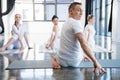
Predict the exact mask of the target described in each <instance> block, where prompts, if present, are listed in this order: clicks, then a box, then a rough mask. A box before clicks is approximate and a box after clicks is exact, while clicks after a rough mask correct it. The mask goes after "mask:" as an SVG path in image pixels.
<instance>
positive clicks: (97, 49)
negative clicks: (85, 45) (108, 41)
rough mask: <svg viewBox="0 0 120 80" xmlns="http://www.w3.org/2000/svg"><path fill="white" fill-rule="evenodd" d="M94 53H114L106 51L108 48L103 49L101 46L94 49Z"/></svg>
mask: <svg viewBox="0 0 120 80" xmlns="http://www.w3.org/2000/svg"><path fill="white" fill-rule="evenodd" d="M93 52H101V53H102V52H107V53H112V51H110V50H108V49H106V48H103V47H101V46H99V45H95V48H94V49H93Z"/></svg>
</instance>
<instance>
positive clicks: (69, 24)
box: [58, 18, 83, 60]
mask: <svg viewBox="0 0 120 80" xmlns="http://www.w3.org/2000/svg"><path fill="white" fill-rule="evenodd" d="M82 31H83V28H82V26H81V23H80V21H79V20H74V19H72V18H69V19H68V20H67V21H66V22H65V23H64V25H63V27H62V31H61V39H60V49H59V54H58V55H59V57H61V58H64V59H66V60H78V59H79V60H80V59H82V57H83V50H82V48H81V46H80V43H79V41H78V40H77V39H76V37H75V34H76V33H79V32H82Z"/></svg>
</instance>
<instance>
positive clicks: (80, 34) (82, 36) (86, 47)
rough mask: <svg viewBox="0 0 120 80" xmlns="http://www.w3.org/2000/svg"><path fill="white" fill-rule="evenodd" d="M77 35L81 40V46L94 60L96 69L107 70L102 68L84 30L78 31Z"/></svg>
mask: <svg viewBox="0 0 120 80" xmlns="http://www.w3.org/2000/svg"><path fill="white" fill-rule="evenodd" d="M75 36H76V38H77V39H78V40H79V42H80V44H81V47H82V49H83V50H84V52H85V54H86V55H87V56H88V57H89V58H90V59H91V60H92V61H93V63H94V68H95V69H96V68H97V69H99V70H101V71H102V72H105V70H103V69H102V66H101V65H100V64H99V63H98V61H97V60H96V58H95V56H94V55H93V52H92V50H91V49H90V47H89V45H88V44H87V42H86V40H85V38H84V35H83V33H82V32H79V33H76V34H75Z"/></svg>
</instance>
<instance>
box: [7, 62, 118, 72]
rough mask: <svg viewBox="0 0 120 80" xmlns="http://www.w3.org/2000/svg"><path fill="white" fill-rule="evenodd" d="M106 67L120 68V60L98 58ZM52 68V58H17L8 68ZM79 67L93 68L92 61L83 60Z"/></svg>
mask: <svg viewBox="0 0 120 80" xmlns="http://www.w3.org/2000/svg"><path fill="white" fill-rule="evenodd" d="M98 61H99V62H100V64H101V65H102V66H103V67H104V68H120V60H98ZM46 68H52V61H51V60H23V61H21V60H16V61H14V62H12V63H11V64H10V65H8V67H7V68H6V69H7V70H11V69H46ZM78 68H93V63H92V62H90V61H86V62H81V63H80V65H79V67H78Z"/></svg>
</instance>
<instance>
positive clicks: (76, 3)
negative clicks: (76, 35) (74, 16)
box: [68, 2, 82, 12]
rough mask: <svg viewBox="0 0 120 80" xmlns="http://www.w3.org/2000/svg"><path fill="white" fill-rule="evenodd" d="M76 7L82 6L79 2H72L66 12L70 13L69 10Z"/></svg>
mask: <svg viewBox="0 0 120 80" xmlns="http://www.w3.org/2000/svg"><path fill="white" fill-rule="evenodd" d="M76 5H82V3H80V2H73V3H71V4H70V6H69V8H68V11H69V12H70V9H71V8H74V7H75V6H76Z"/></svg>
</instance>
